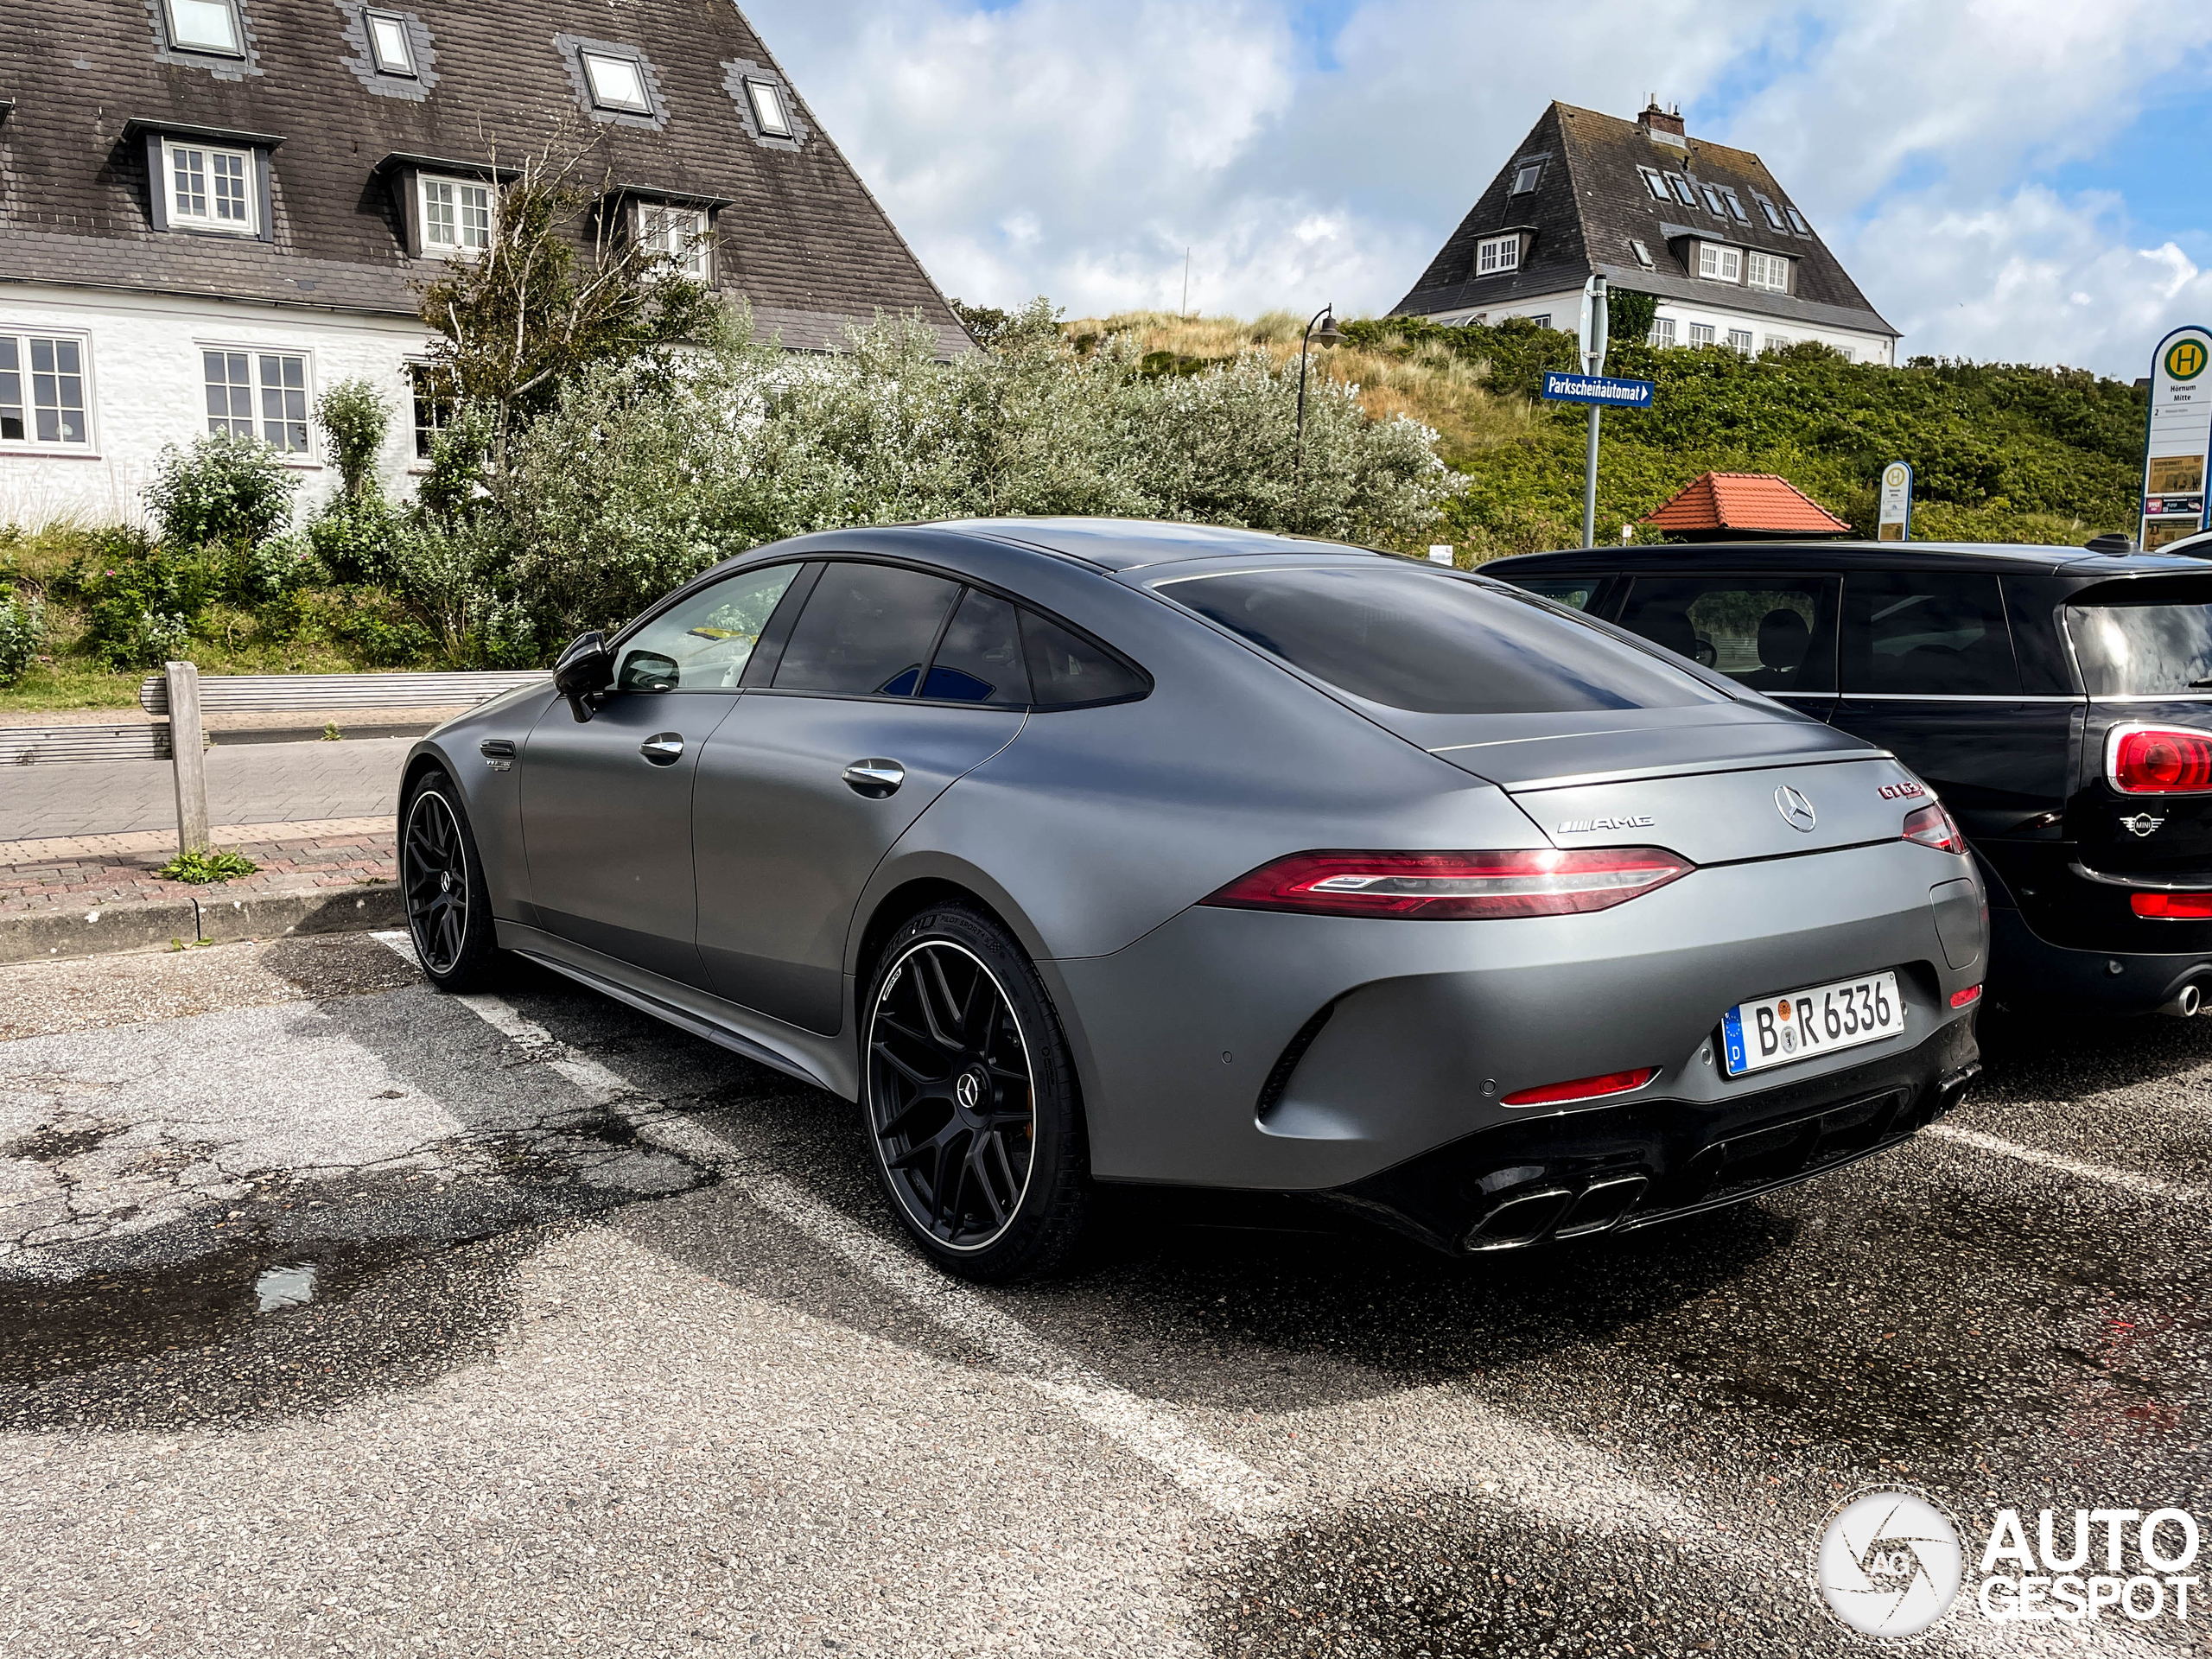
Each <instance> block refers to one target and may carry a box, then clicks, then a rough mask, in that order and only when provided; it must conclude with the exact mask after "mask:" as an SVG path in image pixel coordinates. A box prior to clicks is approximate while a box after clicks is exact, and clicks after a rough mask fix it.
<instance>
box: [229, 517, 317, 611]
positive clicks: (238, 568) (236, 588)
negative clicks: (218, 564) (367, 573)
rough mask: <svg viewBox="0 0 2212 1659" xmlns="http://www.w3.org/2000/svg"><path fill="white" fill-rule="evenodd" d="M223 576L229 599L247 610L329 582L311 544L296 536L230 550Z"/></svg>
mask: <svg viewBox="0 0 2212 1659" xmlns="http://www.w3.org/2000/svg"><path fill="white" fill-rule="evenodd" d="M226 575H227V582H226V588H227V592H228V594H229V595H230V597H231V598H232V599H233V600H235V601H237V602H238V603H239V604H241V605H245V606H248V607H254V606H261V605H266V604H268V603H269V602H270V601H271V600H274V599H277V598H280V597H282V596H283V594H289V593H292V592H295V591H296V590H297V589H299V588H306V587H310V586H313V585H315V584H316V583H319V582H327V581H328V580H329V573H328V572H327V570H326V569H324V568H323V564H322V561H321V558H320V557H318V556H316V553H315V545H314V543H312V542H311V541H310V540H309V539H308V537H306V536H304V535H299V534H294V535H289V536H272V537H270V538H269V539H268V540H267V541H265V542H257V543H254V544H253V545H252V546H251V547H240V548H234V549H232V550H231V555H230V558H229V562H228V568H227V572H226Z"/></svg>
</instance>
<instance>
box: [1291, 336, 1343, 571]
mask: <svg viewBox="0 0 2212 1659" xmlns="http://www.w3.org/2000/svg"><path fill="white" fill-rule="evenodd" d="M1317 324H1318V325H1319V332H1316V325H1317ZM1315 340H1319V341H1320V342H1321V343H1322V344H1323V345H1324V346H1335V345H1338V344H1340V343H1341V342H1342V341H1343V340H1344V331H1343V330H1342V329H1340V328H1338V327H1337V307H1336V302H1334V301H1331V302H1329V303H1328V304H1327V305H1325V306H1323V307H1322V308H1320V309H1319V311H1316V312H1315V313H1314V314H1313V319H1312V321H1308V322H1307V323H1306V333H1305V334H1303V335H1302V336H1301V337H1300V340H1299V342H1298V448H1297V454H1296V459H1295V460H1294V461H1293V462H1292V464H1291V512H1292V513H1293V514H1294V516H1295V517H1296V518H1297V520H1298V527H1299V528H1300V530H1303V529H1305V528H1306V350H1307V348H1308V347H1309V346H1312V345H1313V342H1314V341H1315Z"/></svg>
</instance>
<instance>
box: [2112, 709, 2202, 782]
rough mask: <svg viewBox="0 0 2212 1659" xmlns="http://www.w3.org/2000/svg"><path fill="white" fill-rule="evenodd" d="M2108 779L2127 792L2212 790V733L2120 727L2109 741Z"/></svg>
mask: <svg viewBox="0 0 2212 1659" xmlns="http://www.w3.org/2000/svg"><path fill="white" fill-rule="evenodd" d="M2105 778H2106V780H2107V782H2109V783H2110V784H2111V785H2112V786H2113V788H2114V789H2116V790H2118V791H2120V793H2122V794H2123V795H2196V794H2202V793H2204V792H2206V791H2212V732H2197V731H2191V730H2190V729H2189V728H2187V727H2182V728H2174V727H2170V726H2122V727H2119V728H2116V729H2115V730H2114V731H2113V734H2112V735H2111V736H2110V737H2108V738H2107V739H2106V740H2105Z"/></svg>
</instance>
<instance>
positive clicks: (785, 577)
mask: <svg viewBox="0 0 2212 1659" xmlns="http://www.w3.org/2000/svg"><path fill="white" fill-rule="evenodd" d="M798 573H799V567H798V565H796V564H777V565H771V566H769V567H768V568H767V569H765V570H742V571H740V572H738V573H737V574H736V575H731V576H725V577H723V578H722V580H721V581H720V582H715V584H714V585H713V586H712V587H709V588H701V589H700V590H699V591H698V592H697V593H696V594H692V595H691V596H690V598H689V599H685V600H683V601H679V602H677V604H675V605H673V606H671V607H670V608H669V609H667V610H665V611H664V612H662V613H661V614H659V615H658V616H657V617H655V618H653V620H652V621H650V622H648V623H646V624H645V626H643V627H641V628H639V630H638V631H637V632H635V633H633V634H632V635H631V636H630V637H629V638H628V639H626V640H624V641H623V642H622V646H621V660H620V664H619V665H618V666H617V667H616V669H615V671H614V689H615V690H618V691H734V690H737V682H738V678H739V677H740V676H741V675H742V674H743V673H744V672H745V664H747V662H748V661H750V660H751V659H752V657H753V646H755V645H758V644H760V631H761V630H762V629H763V628H765V627H766V626H768V618H769V617H770V615H772V613H774V611H775V608H776V601H779V600H780V599H781V598H783V596H784V590H785V588H789V587H790V586H791V582H792V579H793V578H794V577H796V576H797V575H798Z"/></svg>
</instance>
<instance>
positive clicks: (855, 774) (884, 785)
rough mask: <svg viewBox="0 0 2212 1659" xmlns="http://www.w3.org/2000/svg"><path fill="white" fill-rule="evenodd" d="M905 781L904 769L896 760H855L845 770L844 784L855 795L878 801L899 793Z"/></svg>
mask: <svg viewBox="0 0 2212 1659" xmlns="http://www.w3.org/2000/svg"><path fill="white" fill-rule="evenodd" d="M905 782H906V767H904V766H900V765H899V763H898V762H897V761H896V760H855V761H854V762H853V764H852V765H851V766H847V767H846V768H845V783H846V785H848V786H849V788H850V789H851V790H852V791H853V792H854V793H855V795H865V796H867V797H868V799H870V800H872V801H880V800H881V799H883V798H885V797H886V796H887V795H895V794H897V793H898V792H899V785H901V784H903V783H905Z"/></svg>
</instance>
